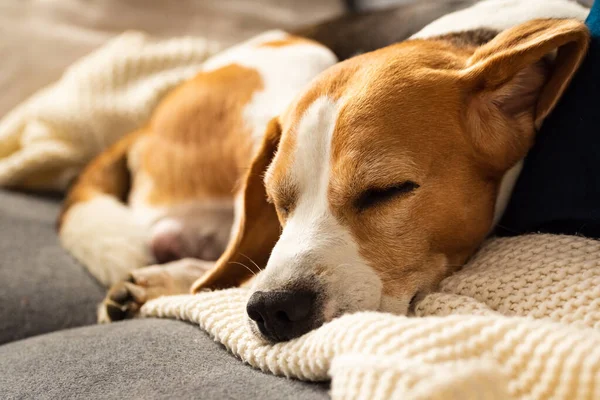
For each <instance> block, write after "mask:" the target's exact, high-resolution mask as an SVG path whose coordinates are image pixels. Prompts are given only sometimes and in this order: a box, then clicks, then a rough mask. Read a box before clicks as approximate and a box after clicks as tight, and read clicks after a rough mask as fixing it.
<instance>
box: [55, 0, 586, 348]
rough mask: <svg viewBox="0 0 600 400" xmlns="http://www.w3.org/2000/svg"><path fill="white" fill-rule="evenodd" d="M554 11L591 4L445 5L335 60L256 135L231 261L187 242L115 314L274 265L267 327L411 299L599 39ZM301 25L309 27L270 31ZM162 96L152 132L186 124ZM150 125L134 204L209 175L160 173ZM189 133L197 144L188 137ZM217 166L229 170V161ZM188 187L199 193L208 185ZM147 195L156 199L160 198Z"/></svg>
mask: <svg viewBox="0 0 600 400" xmlns="http://www.w3.org/2000/svg"><path fill="white" fill-rule="evenodd" d="M492 3H495V5H492ZM498 7H499V8H498ZM503 12H504V14H503ZM540 17H575V18H578V19H582V18H584V17H585V10H584V9H582V8H580V7H578V6H576V5H575V4H573V3H570V2H567V1H562V0H554V1H547V0H544V1H539V0H530V1H524V2H515V1H510V0H488V1H486V2H483V3H481V4H479V5H477V6H475V7H473V8H471V9H469V10H465V11H463V12H462V13H458V14H454V15H451V16H449V17H445V18H442V19H441V20H439V21H438V22H437V23H434V24H432V25H430V26H429V27H427V28H426V29H425V30H423V31H422V32H421V33H419V34H417V35H416V37H417V38H415V39H414V40H409V41H406V42H403V43H400V44H397V45H393V46H390V47H387V48H384V49H382V50H378V51H374V52H370V53H367V54H364V55H360V56H357V57H354V58H351V59H349V60H346V61H344V62H342V63H339V64H337V65H335V66H333V67H330V68H327V69H326V70H325V71H324V72H322V73H320V74H319V76H318V77H317V78H316V80H314V81H312V82H311V83H310V84H308V86H307V87H305V88H304V89H303V90H302V91H301V93H300V95H298V96H296V97H295V100H294V101H293V102H292V103H291V104H290V105H289V106H287V107H282V109H280V110H281V111H278V112H277V114H278V116H277V117H275V118H273V119H271V121H270V122H269V123H268V127H267V128H266V130H265V132H264V133H263V134H262V135H261V139H262V143H261V144H260V146H258V147H257V149H256V150H255V151H252V150H249V151H248V152H249V154H251V158H252V161H251V162H249V169H248V170H247V171H246V172H245V174H244V180H243V184H242V185H241V186H240V187H239V189H238V191H237V193H239V196H237V197H236V199H235V201H234V205H233V207H234V208H235V211H234V215H233V216H231V217H230V220H232V222H231V224H230V226H232V227H233V229H232V231H231V232H232V234H231V238H230V240H229V242H228V246H227V248H226V250H225V253H224V254H223V255H222V256H221V257H220V258H219V260H218V261H217V263H216V266H215V267H214V268H213V267H212V264H210V265H208V264H207V263H203V262H201V261H194V260H187V259H184V260H180V261H175V262H173V263H171V264H167V265H165V266H163V267H156V266H155V267H149V268H145V269H140V270H137V271H133V272H132V275H131V277H130V278H129V279H128V280H127V281H125V282H122V283H119V284H117V285H116V286H115V287H113V289H112V290H111V292H109V296H108V299H107V301H106V304H105V307H104V308H103V310H104V311H105V318H108V319H119V318H123V317H125V316H128V315H132V314H134V313H135V311H136V310H137V308H138V307H139V305H140V304H142V303H143V302H144V301H145V300H147V299H149V298H152V297H155V296H158V295H161V294H174V293H180V292H187V291H188V290H189V286H188V285H189V282H190V281H191V280H192V279H195V278H198V277H200V278H199V279H198V280H197V281H196V283H195V284H194V285H193V290H194V291H197V290H202V289H205V288H222V287H229V286H235V285H241V284H243V283H244V282H247V281H248V279H249V278H251V277H252V274H253V273H257V272H259V271H260V270H261V269H263V268H264V270H262V271H261V272H260V274H258V276H257V277H256V278H255V279H254V280H253V282H252V289H251V296H250V298H249V301H248V316H249V320H250V321H251V326H252V328H253V329H254V331H255V332H256V334H257V335H258V336H260V337H263V338H265V339H267V340H271V341H281V340H288V339H291V338H294V337H297V336H299V335H301V334H303V333H305V332H307V331H308V330H311V329H314V328H316V327H318V326H319V325H320V324H322V323H323V322H325V321H328V320H331V319H332V318H335V317H336V316H338V315H340V314H343V313H346V312H354V311H359V310H374V309H379V310H383V311H391V312H395V313H407V312H408V311H409V308H410V305H411V304H412V303H414V301H415V300H417V299H418V298H419V297H420V296H422V295H424V294H426V293H427V292H429V291H431V290H433V289H434V288H435V286H436V285H437V284H438V283H439V282H440V281H441V280H442V279H443V278H444V277H445V276H447V275H448V274H450V273H452V272H453V271H454V270H456V269H457V268H459V267H460V266H461V265H463V263H464V262H465V261H466V260H467V259H468V258H469V257H470V256H471V255H472V254H473V252H474V251H475V250H476V249H477V247H478V246H479V245H480V244H481V242H482V241H483V239H484V238H485V237H486V235H487V234H488V232H489V231H490V229H491V228H492V226H493V224H494V221H495V220H497V219H498V216H499V215H501V213H502V209H503V205H504V204H505V199H506V198H508V195H507V193H510V188H511V183H512V182H514V175H515V173H514V171H515V170H516V169H517V168H518V167H517V166H518V163H519V161H520V160H521V159H522V158H523V157H524V156H525V155H526V153H527V151H528V149H529V148H530V147H531V145H532V143H533V139H534V136H535V131H536V129H537V127H539V125H540V124H541V123H542V122H543V120H544V118H545V117H546V116H547V115H548V113H549V112H550V111H551V110H552V108H553V106H554V105H555V103H556V101H557V100H558V99H559V98H560V96H561V94H562V93H563V91H564V89H565V87H566V86H567V84H568V82H569V80H570V79H571V77H572V75H573V73H574V72H575V71H576V70H577V67H578V65H579V63H580V62H581V60H582V58H583V56H584V54H585V51H586V47H587V39H588V33H587V30H586V28H585V26H584V25H583V24H582V23H580V22H578V21H574V20H552V19H545V20H532V19H534V18H540ZM528 20H529V22H525V23H523V24H521V25H517V26H514V25H516V24H517V23H519V22H523V21H528ZM478 21H484V23H485V24H486V25H488V26H489V28H490V29H481V25H483V23H481V22H478ZM455 23H456V24H455ZM477 24H479V27H478V26H476V25H477ZM462 27H465V28H467V29H469V30H467V31H463V29H462ZM471 28H473V29H471ZM499 31H502V32H500V33H499ZM456 32H458V33H456ZM299 41H302V40H299ZM290 42H297V40H296V39H293V38H287V39H286V44H285V46H279V45H270V46H268V47H275V48H280V47H286V46H288V45H289V43H290ZM311 46H314V45H313V44H311ZM317 47H318V46H317ZM321 50H322V49H321ZM240 89H244V88H242V87H240ZM179 90H181V89H179ZM177 92H178V91H175V92H174V93H173V94H172V95H171V96H177V95H178V93H177ZM171 96H170V97H171ZM179 107H181V108H182V109H184V108H185V102H184V104H180V105H179ZM160 110H161V107H159V109H157V112H156V113H155V116H154V117H153V121H155V122H154V123H153V124H152V125H151V126H152V127H153V131H154V130H156V129H157V128H156V127H158V126H162V125H159V124H158V122H156V121H163V120H164V121H168V122H171V123H172V124H173V125H172V126H175V127H179V126H180V125H178V124H177V123H178V122H179V121H178V120H175V121H172V120H171V119H170V118H172V117H171V116H172V115H173V114H171V113H170V112H165V115H164V116H163V117H162V118H159V117H158V116H157V115H159V112H160ZM167 126H171V125H167ZM166 131H168V129H167V130H160V132H157V133H160V134H163V132H166ZM139 135H140V136H136V135H132V136H131V137H130V139H129V142H127V139H125V140H124V143H126V144H122V145H121V148H126V149H128V150H121V151H127V152H129V154H130V158H131V160H133V161H131V162H130V164H131V165H132V167H131V169H132V170H133V171H136V173H135V174H134V175H133V185H132V189H131V191H130V193H129V199H130V204H131V205H132V208H133V209H134V212H135V208H136V207H138V208H140V207H139V206H136V205H135V204H136V203H135V201H132V199H135V198H136V196H138V194H139V193H141V195H139V196H140V197H138V198H143V199H149V198H153V197H152V196H151V195H150V193H155V194H154V195H153V196H157V197H154V199H155V200H156V198H161V196H162V193H163V188H164V190H165V191H166V192H169V190H173V191H175V192H177V191H179V190H182V188H181V187H180V186H179V185H176V184H172V183H171V182H173V181H172V180H171V179H173V180H174V181H175V182H177V181H176V179H180V178H181V176H188V175H192V176H196V175H197V174H193V173H190V174H180V175H178V176H175V175H177V172H179V173H181V172H183V171H184V170H183V169H178V170H177V171H176V172H171V173H167V174H164V175H160V173H158V172H153V173H154V174H159V175H158V176H161V178H163V179H162V180H161V182H162V185H163V186H160V187H159V188H157V187H156V186H155V185H153V182H154V181H156V179H148V175H149V174H150V175H151V174H152V173H150V172H149V171H151V170H152V161H153V160H152V159H153V157H154V156H153V154H157V155H158V154H160V153H162V152H164V151H165V150H166V144H164V143H163V142H161V141H160V140H159V139H158V137H159V136H158V135H157V137H155V140H157V142H158V144H157V145H156V147H154V149H155V150H154V151H148V153H147V155H146V159H148V161H146V164H144V163H143V161H142V160H143V159H144V158H143V157H142V156H141V155H139V154H135V152H134V151H132V150H130V148H135V147H133V144H132V143H138V142H141V143H143V142H144V141H143V137H146V136H145V135H144V134H139ZM250 136H251V135H250ZM148 137H150V136H148ZM227 137H229V136H227ZM146 140H148V139H146ZM235 141H236V142H241V141H242V139H240V138H239V136H236V139H235ZM161 143H162V144H163V147H162V148H161V146H160V144H161ZM251 144H252V143H250V144H246V146H247V148H251V147H252V146H251ZM180 146H181V147H184V148H186V149H187V148H190V149H191V150H193V147H191V144H188V143H187V142H184V144H183V145H181V144H180ZM116 148H119V147H118V146H116ZM233 148H236V149H237V148H238V147H237V146H233V147H231V149H233ZM157 149H160V152H159V151H158V150H157ZM138 151H139V150H138ZM212 152H215V149H214V148H211V151H210V152H207V151H203V152H202V153H201V154H202V155H203V156H206V157H207V159H210V160H212V161H211V163H212V164H211V165H212V166H216V165H219V166H223V167H224V168H228V167H229V166H228V164H227V163H226V162H225V161H226V160H223V159H222V157H220V155H222V154H223V153H219V156H217V157H212V154H213V153H212ZM107 154H110V152H109V153H106V154H105V155H104V158H105V159H110V157H109V156H107ZM131 154H133V155H131ZM179 156H180V157H182V158H183V155H181V154H180V155H179ZM190 158H193V159H196V158H195V157H191V156H190ZM101 159H102V156H101V157H100V158H99V159H98V160H101ZM113 159H114V156H113ZM98 160H97V161H96V166H95V167H94V164H92V166H91V167H90V168H88V170H87V171H86V173H84V175H83V176H82V178H81V179H80V181H79V183H78V184H77V185H76V186H75V188H74V190H73V191H72V193H71V196H70V197H69V199H68V203H67V211H66V213H65V214H63V218H64V223H65V224H66V223H67V221H68V219H69V218H70V217H71V215H75V213H72V210H71V209H70V208H69V207H71V208H76V207H86V206H89V205H90V204H92V203H93V202H94V201H95V200H94V199H95V198H96V196H97V193H98V192H99V191H97V190H96V191H95V189H93V185H91V186H90V185H87V186H86V182H87V183H92V184H96V185H97V184H98V183H99V182H100V183H105V182H106V181H103V180H102V179H100V178H98V177H96V178H95V179H91V178H90V177H93V174H92V173H93V171H94V170H97V171H100V170H101V168H100V166H101V164H98V163H99V161H98ZM171 162H173V163H174V164H177V163H178V162H179V160H178V157H175V156H174V157H173V158H172V160H171ZM157 165H158V164H157ZM140 166H143V167H140ZM136 168H137V169H136ZM219 168H221V167H219ZM213 174H214V175H215V177H211V179H214V180H215V181H217V182H221V181H223V180H224V178H223V176H224V175H221V174H223V172H221V171H220V170H219V171H218V172H217V171H214V172H213ZM103 176H105V175H103ZM144 176H146V178H140V177H144ZM194 179H199V181H200V182H201V181H202V180H206V179H209V178H207V177H204V175H203V177H202V178H200V177H198V178H194ZM139 181H141V182H142V183H137V182H139ZM90 188H92V189H90ZM186 190H188V191H186V192H185V193H186V194H187V193H193V194H194V195H195V196H200V194H203V193H204V192H203V191H204V190H205V189H204V187H202V188H201V189H195V188H194V189H193V190H191V189H186ZM78 193H82V194H78ZM136 193H138V194H136ZM185 198H186V196H185V195H182V197H180V200H181V199H185ZM187 198H188V199H189V198H190V197H187ZM203 206H206V205H205V204H203ZM211 206H215V207H213V208H210V209H211V210H213V209H218V204H211ZM150 208H151V207H150ZM140 209H141V210H144V212H145V213H148V201H146V203H144V204H143V206H142V207H141V208H140ZM149 214H152V213H149ZM189 215H193V216H194V217H195V216H196V215H199V214H198V210H196V211H194V212H193V213H192V214H189ZM211 215H212V214H211ZM188 218H190V216H187V217H182V218H181V219H180V221H181V222H179V224H177V223H174V222H173V221H169V220H167V222H163V224H162V227H161V229H158V231H159V232H162V234H164V232H167V233H166V234H165V235H167V236H168V237H169V238H172V237H176V238H180V237H182V236H183V235H182V232H184V231H185V226H186V225H185V224H186V223H187V222H188ZM163 219H164V218H162V217H158V221H159V222H161V221H162V220H163ZM171 219H172V218H171ZM156 225H158V224H156ZM217 225H218V224H217ZM219 226H220V225H219ZM154 228H155V227H154ZM155 229H156V228H155ZM173 232H175V233H174V234H173ZM178 240H179V239H176V240H171V239H168V240H165V241H175V242H177V241H178ZM166 247H169V246H166ZM181 248H186V247H185V246H184V245H181ZM170 251H171V250H170ZM178 251H179V248H177V247H176V250H173V251H172V252H173V253H177V254H175V255H174V256H173V258H179V257H180V256H181V254H179V253H178ZM167 253H168V252H167ZM183 256H185V252H183ZM167 258H168V257H167ZM209 268H210V270H209V271H208V272H206V271H207V270H208V269H209ZM205 272H206V273H205Z"/></svg>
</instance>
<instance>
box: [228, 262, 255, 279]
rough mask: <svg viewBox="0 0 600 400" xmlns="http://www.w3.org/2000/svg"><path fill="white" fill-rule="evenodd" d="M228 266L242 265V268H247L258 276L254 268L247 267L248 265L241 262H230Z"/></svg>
mask: <svg viewBox="0 0 600 400" xmlns="http://www.w3.org/2000/svg"><path fill="white" fill-rule="evenodd" d="M228 264H237V265H241V266H242V267H244V268H246V269H247V270H248V271H250V272H252V275H254V276H256V272H254V271H252V268H250V267H249V266H247V265H246V264H243V263H241V262H237V261H229V263H228Z"/></svg>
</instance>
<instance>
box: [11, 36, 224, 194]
mask: <svg viewBox="0 0 600 400" xmlns="http://www.w3.org/2000/svg"><path fill="white" fill-rule="evenodd" d="M217 50H218V46H217V45H216V44H215V43H212V42H209V41H207V40H205V39H202V38H189V37H185V38H175V39H170V40H164V41H152V40H150V39H149V38H147V37H146V36H145V35H144V34H142V33H138V32H126V33H124V34H122V35H120V36H118V37H117V38H115V39H113V40H112V41H110V42H108V43H107V44H106V45H105V46H103V47H101V48H100V49H98V50H97V51H95V52H93V53H92V54H90V55H88V56H87V57H84V58H83V59H81V60H80V61H78V62H77V63H75V64H74V65H72V66H71V67H70V68H69V69H67V71H66V72H65V73H64V75H63V76H62V78H61V79H60V80H59V81H58V82H56V83H55V84H53V85H51V86H50V87H47V88H46V89H44V90H42V91H40V92H38V93H36V94H35V95H34V96H32V97H31V98H30V99H29V100H27V101H26V102H24V103H23V104H21V105H19V106H18V107H17V108H15V109H14V110H13V111H11V112H10V113H9V114H7V115H6V116H4V117H3V118H2V119H1V120H0V186H13V187H19V188H28V189H52V190H64V189H65V188H66V186H67V185H68V183H69V182H70V181H71V180H72V179H73V178H74V177H75V176H76V175H77V174H78V172H79V171H80V170H81V168H83V166H85V164H87V162H89V161H90V160H91V159H92V158H93V157H94V156H96V155H97V154H98V153H100V152H101V151H102V150H104V149H105V148H106V147H107V146H109V145H110V144H112V143H114V142H115V141H116V140H117V139H119V138H120V137H121V136H123V135H124V134H126V133H128V132H130V131H132V130H134V129H135V128H136V127H138V126H139V125H140V124H141V123H143V122H144V121H146V120H147V119H148V117H149V115H150V113H151V111H152V110H153V108H154V106H155V105H156V104H157V102H158V101H159V100H160V98H161V97H162V95H164V94H165V93H166V92H167V91H168V90H169V89H171V88H173V87H174V86H176V85H177V84H179V83H180V82H182V81H184V80H186V79H189V78H191V77H192V76H193V75H195V73H196V72H197V71H198V70H199V69H200V67H201V65H202V62H203V61H204V60H205V59H206V58H207V57H208V56H210V55H211V54H213V53H215V52H216V51H217Z"/></svg>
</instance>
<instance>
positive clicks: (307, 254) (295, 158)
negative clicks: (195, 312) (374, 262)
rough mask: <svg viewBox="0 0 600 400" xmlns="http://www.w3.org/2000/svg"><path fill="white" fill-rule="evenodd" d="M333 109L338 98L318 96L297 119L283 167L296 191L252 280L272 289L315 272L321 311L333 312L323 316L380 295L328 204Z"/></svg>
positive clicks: (364, 305)
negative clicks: (289, 160) (288, 158)
mask: <svg viewBox="0 0 600 400" xmlns="http://www.w3.org/2000/svg"><path fill="white" fill-rule="evenodd" d="M338 111H339V102H336V101H333V100H331V99H330V98H327V97H320V98H318V99H317V100H315V101H314V102H313V103H312V104H311V105H310V107H308V109H307V110H306V112H305V113H304V115H303V116H302V118H301V119H300V121H299V123H298V124H297V125H296V133H295V134H296V137H295V149H294V153H293V154H292V165H291V168H290V170H289V171H287V172H288V174H289V178H290V179H291V181H292V182H293V183H294V185H295V186H296V187H297V188H298V197H297V200H296V203H295V205H294V208H293V211H292V213H291V215H290V216H289V218H288V220H287V221H286V224H285V227H284V229H283V232H282V234H281V237H280V239H279V241H278V242H277V244H276V245H275V247H274V249H273V252H272V253H271V257H270V259H269V262H268V264H267V268H266V270H265V271H264V272H265V273H263V274H261V277H260V279H259V281H258V282H257V285H258V286H260V287H261V289H264V290H277V288H278V286H279V285H283V284H286V283H290V282H294V281H298V280H300V281H302V280H305V281H306V280H308V281H310V279H311V277H312V276H315V277H316V278H317V279H318V280H319V281H320V282H321V283H322V284H323V290H324V291H325V293H324V294H325V296H326V298H327V299H328V304H327V305H326V306H325V310H326V314H327V313H330V314H332V315H325V318H326V319H329V318H331V317H332V316H333V314H335V313H337V312H338V311H340V310H343V311H356V310H367V309H377V308H378V307H379V305H380V301H381V280H380V279H379V278H378V276H377V274H376V273H375V271H374V270H373V269H372V268H371V267H369V266H368V265H367V263H366V261H365V260H364V259H363V258H362V257H361V256H360V254H359V251H358V245H357V244H356V242H355V240H354V238H353V237H352V235H351V234H350V232H349V231H348V229H347V228H346V227H344V226H342V225H341V224H340V223H339V222H338V220H337V219H336V218H335V216H334V215H333V214H332V212H331V208H330V206H329V201H328V196H327V192H328V187H329V180H330V171H331V168H330V165H331V144H332V140H333V134H334V130H335V125H336V121H337V118H338ZM274 164H276V160H275V162H274ZM327 310H329V311H327Z"/></svg>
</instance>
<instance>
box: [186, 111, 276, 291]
mask: <svg viewBox="0 0 600 400" xmlns="http://www.w3.org/2000/svg"><path fill="white" fill-rule="evenodd" d="M280 137H281V127H280V125H279V121H278V120H277V118H274V119H272V120H271V121H270V122H269V125H268V126H267V131H266V134H265V136H264V139H263V143H262V145H261V147H260V150H259V151H258V153H257V154H256V156H255V157H254V160H253V161H252V165H251V166H250V169H249V170H248V172H247V173H246V176H245V180H244V184H243V187H242V189H241V195H242V196H243V198H242V202H243V204H242V206H241V207H240V209H242V210H243V211H242V215H240V216H237V217H239V218H240V219H239V223H238V229H237V232H236V233H234V235H233V236H232V238H231V240H230V241H229V245H228V246H227V249H226V250H225V252H224V253H223V255H222V256H221V257H220V258H219V260H218V261H217V262H216V265H215V267H214V268H213V269H212V270H211V271H209V272H208V273H206V274H205V275H204V276H202V278H200V279H198V280H197V281H196V282H194V284H193V285H192V293H196V292H198V291H200V290H203V289H224V288H228V287H234V286H239V285H241V284H242V283H244V282H245V281H247V280H248V279H249V278H251V277H252V276H253V273H258V272H259V269H258V267H257V266H260V268H261V269H262V268H264V266H265V265H266V264H267V260H268V259H269V255H270V254H271V250H272V249H273V247H274V246H275V243H276V242H277V239H279V235H280V233H281V227H280V224H279V220H278V219H277V213H276V212H275V208H274V207H273V205H272V204H270V203H268V202H267V194H266V191H265V186H264V183H263V175H264V173H265V171H266V170H267V167H268V166H269V164H270V163H271V160H272V159H273V156H274V155H275V152H276V150H277V146H278V145H279V138H280ZM236 212H237V210H236ZM254 263H256V265H254ZM241 264H243V265H241ZM244 265H245V267H244Z"/></svg>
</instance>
